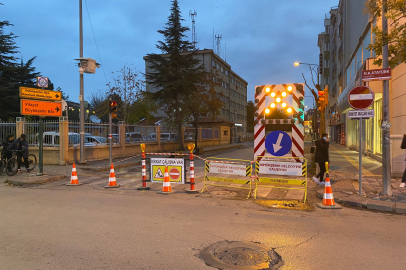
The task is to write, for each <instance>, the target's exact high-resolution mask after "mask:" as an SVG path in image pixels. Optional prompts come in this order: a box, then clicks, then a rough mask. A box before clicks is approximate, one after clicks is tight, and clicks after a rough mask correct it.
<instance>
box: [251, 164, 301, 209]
mask: <svg viewBox="0 0 406 270" xmlns="http://www.w3.org/2000/svg"><path fill="white" fill-rule="evenodd" d="M278 159H279V160H284V161H280V162H281V163H283V162H288V161H286V160H289V161H292V162H291V163H301V164H302V176H303V177H304V178H305V179H304V180H298V179H289V178H278V177H276V178H275V177H261V176H260V175H259V166H260V162H263V161H275V160H278ZM297 160H301V162H297ZM275 162H277V161H275ZM255 175H256V181H255V192H254V199H257V191H258V183H271V184H282V185H289V186H302V187H304V188H292V187H286V186H276V185H261V187H266V188H280V189H292V190H304V192H305V194H304V198H303V203H305V202H306V199H307V159H306V158H304V157H276V156H257V157H256V158H255ZM285 176H290V175H285Z"/></svg>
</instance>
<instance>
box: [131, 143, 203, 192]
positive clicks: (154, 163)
mask: <svg viewBox="0 0 406 270" xmlns="http://www.w3.org/2000/svg"><path fill="white" fill-rule="evenodd" d="M140 147H141V151H142V155H141V160H142V161H141V163H142V178H141V182H142V186H141V187H139V188H138V189H139V190H149V189H150V187H148V186H147V182H148V181H147V177H146V176H147V170H146V155H156V156H166V157H158V158H150V178H149V181H150V182H164V181H165V176H164V170H165V167H167V169H168V171H169V172H168V177H169V178H168V180H169V181H170V182H172V183H182V184H185V183H186V171H185V165H186V163H185V156H189V158H190V170H189V172H190V189H189V190H186V192H187V193H191V194H193V193H196V192H198V191H196V190H195V188H194V186H195V181H194V157H197V158H199V159H202V160H204V159H203V158H201V157H199V156H196V155H194V154H193V150H194V148H195V145H194V144H188V149H189V151H190V154H183V153H180V152H177V153H146V152H145V144H141V145H140ZM168 156H169V158H168Z"/></svg>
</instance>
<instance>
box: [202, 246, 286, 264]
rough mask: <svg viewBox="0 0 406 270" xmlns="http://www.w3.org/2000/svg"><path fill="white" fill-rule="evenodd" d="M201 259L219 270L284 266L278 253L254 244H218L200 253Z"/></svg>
mask: <svg viewBox="0 0 406 270" xmlns="http://www.w3.org/2000/svg"><path fill="white" fill-rule="evenodd" d="M200 258H201V259H202V260H203V261H204V262H205V263H206V264H207V265H208V266H212V267H214V268H217V269H241V270H245V269H247V270H248V269H250V270H251V269H262V270H268V269H269V270H272V269H280V267H281V266H282V265H283V260H282V258H281V257H280V256H279V254H278V253H276V252H275V251H274V250H269V249H268V248H266V247H264V246H262V245H261V244H259V243H253V242H228V241H222V242H218V243H215V244H213V245H210V246H208V247H206V248H205V249H204V250H203V251H202V252H200Z"/></svg>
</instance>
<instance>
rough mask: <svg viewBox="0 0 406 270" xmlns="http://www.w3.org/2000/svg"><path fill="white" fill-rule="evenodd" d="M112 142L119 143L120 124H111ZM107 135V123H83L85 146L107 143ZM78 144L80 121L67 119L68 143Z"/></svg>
mask: <svg viewBox="0 0 406 270" xmlns="http://www.w3.org/2000/svg"><path fill="white" fill-rule="evenodd" d="M111 134H112V136H113V144H119V143H120V126H119V125H118V124H112V126H111ZM108 136H109V124H108V123H85V146H95V145H107V144H108V142H109V141H108ZM77 144H80V122H79V121H69V145H70V146H72V145H77Z"/></svg>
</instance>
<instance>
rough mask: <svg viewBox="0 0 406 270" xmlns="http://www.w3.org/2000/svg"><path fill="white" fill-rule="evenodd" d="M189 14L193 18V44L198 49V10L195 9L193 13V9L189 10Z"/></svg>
mask: <svg viewBox="0 0 406 270" xmlns="http://www.w3.org/2000/svg"><path fill="white" fill-rule="evenodd" d="M189 16H190V17H191V18H192V44H193V48H194V49H197V48H196V47H197V46H196V44H197V41H196V27H195V24H196V20H195V18H196V17H197V12H196V11H195V10H194V11H193V13H192V11H189Z"/></svg>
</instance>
